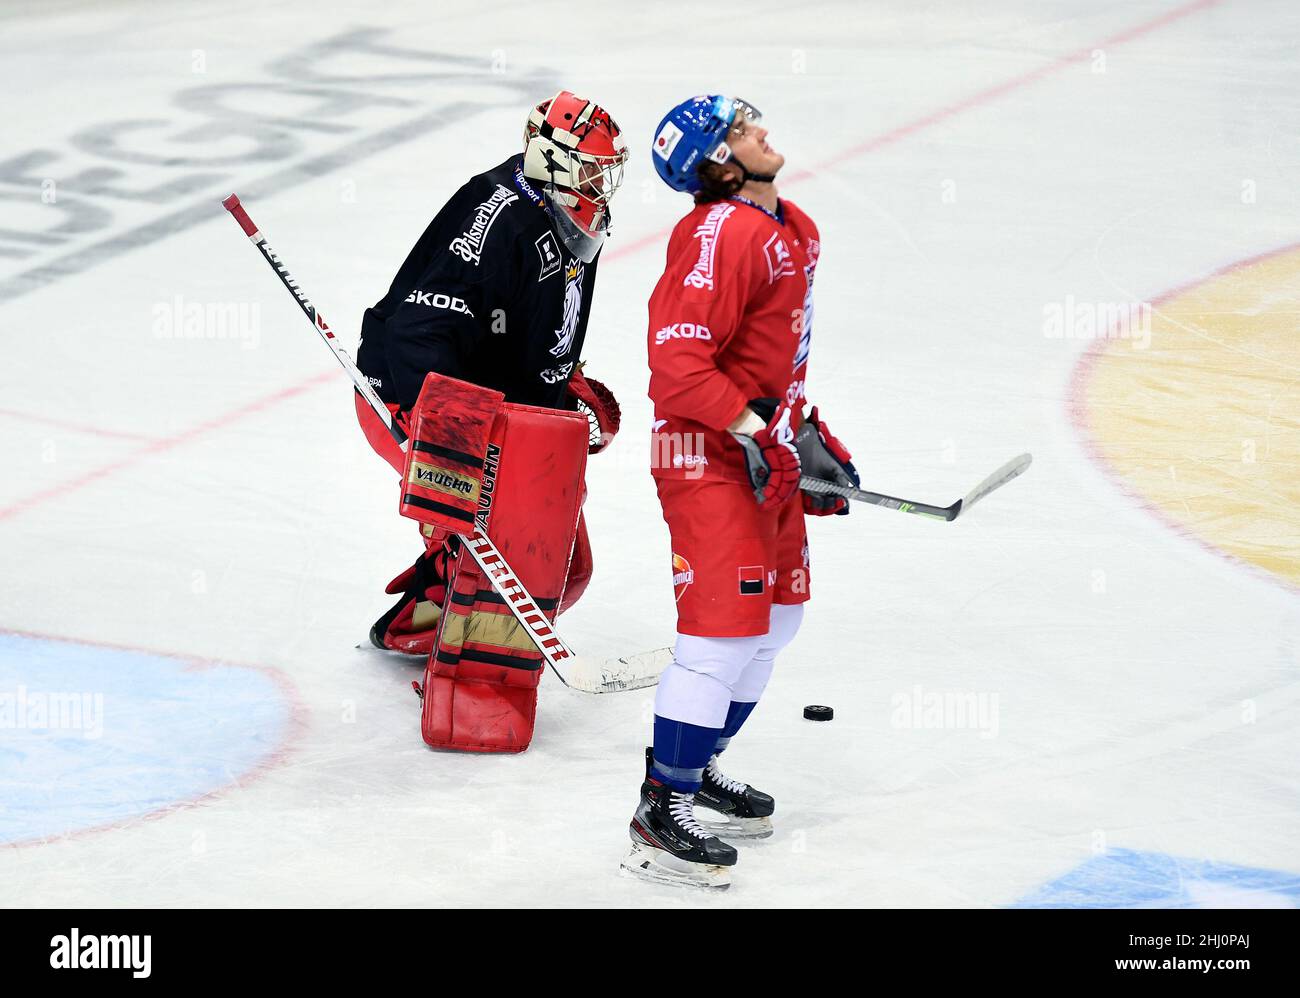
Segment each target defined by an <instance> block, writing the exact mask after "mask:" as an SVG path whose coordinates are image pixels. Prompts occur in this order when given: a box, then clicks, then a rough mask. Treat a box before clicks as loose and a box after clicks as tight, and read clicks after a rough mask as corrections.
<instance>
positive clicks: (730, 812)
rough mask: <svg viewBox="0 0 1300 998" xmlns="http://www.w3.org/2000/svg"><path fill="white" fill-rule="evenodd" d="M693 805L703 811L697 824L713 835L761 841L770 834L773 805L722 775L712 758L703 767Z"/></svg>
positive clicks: (754, 791)
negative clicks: (703, 809)
mask: <svg viewBox="0 0 1300 998" xmlns="http://www.w3.org/2000/svg"><path fill="white" fill-rule="evenodd" d="M695 803H696V804H698V805H699V806H700V807H702V808H705V809H706V810H705V811H704V812H703V813H701V814H700V815H699V816H698V817H699V822H700V824H701V825H702V826H703V827H704V828H706V829H707V830H708V831H710V832H712V833H713V834H714V835H720V836H722V837H723V838H727V839H765V838H767V837H768V836H770V835H771V834H772V831H773V829H772V818H771V814H772V812H773V811H774V810H776V801H774V800H773V799H772V798H771V797H770V796H769V795H768V794H765V793H763V791H761V790H755V789H754V788H753V787H751V786H749V785H748V784H745V783H741V782H739V781H738V780H733V779H732V778H731V777H729V776H727V775H726V774H725V773H723V772H722V770H721V769H719V768H718V757H717V756H716V755H715V756H712V757H711V758H710V759H709V764H708V765H707V766H705V767H704V783H703V785H702V786H701V787H700V790H699V792H698V793H697V794H696V795H695Z"/></svg>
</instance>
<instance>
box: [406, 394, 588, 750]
mask: <svg viewBox="0 0 1300 998" xmlns="http://www.w3.org/2000/svg"><path fill="white" fill-rule="evenodd" d="M490 444H491V445H492V446H494V447H496V448H497V450H498V454H499V456H498V460H497V461H496V462H493V463H490V464H489V465H488V466H486V467H485V473H484V482H483V495H484V496H485V497H486V500H487V501H486V502H485V503H484V504H483V506H482V507H481V510H480V517H485V518H486V520H487V534H488V536H489V537H490V538H492V540H493V542H494V543H495V544H496V546H497V548H498V549H499V550H500V551H501V554H502V555H503V556H504V557H505V559H506V561H508V562H509V563H510V566H511V568H513V569H514V572H515V575H516V576H518V578H519V581H520V582H522V583H523V584H524V586H525V588H527V590H528V592H529V593H530V594H531V595H532V596H533V599H534V600H535V601H536V603H537V607H538V608H539V609H540V610H541V611H542V612H543V614H545V616H546V618H547V619H548V620H552V621H553V620H554V619H555V616H556V611H557V609H558V607H559V604H560V597H561V595H562V594H563V592H564V586H565V578H566V575H567V574H568V571H569V557H570V553H571V552H572V551H573V546H574V535H575V533H576V531H577V525H578V514H579V509H580V505H581V496H582V479H583V474H584V472H585V471H586V464H587V422H586V420H585V419H584V418H583V417H582V416H581V415H580V414H578V413H574V412H562V411H559V410H554V409H539V408H535V407H532V406H521V405H513V404H510V403H506V404H505V405H503V406H502V409H501V413H500V414H499V415H498V417H497V420H496V422H495V423H494V425H493V428H492V434H491V438H490ZM480 522H481V521H480ZM462 548H463V546H462ZM542 666H543V662H542V656H541V653H540V652H539V651H538V650H537V648H536V646H535V645H534V644H533V641H532V638H531V637H530V636H529V635H528V632H527V631H526V630H525V629H524V627H523V626H522V625H521V624H520V623H519V622H518V621H517V620H516V619H515V617H514V615H513V614H512V613H511V612H510V609H509V608H508V606H507V605H506V603H505V600H504V599H503V598H502V596H501V595H500V594H499V593H497V591H496V590H495V589H493V588H492V584H491V582H490V581H489V580H488V579H487V578H486V577H485V576H484V575H483V573H482V572H481V571H480V569H479V567H478V565H477V564H476V563H475V562H474V560H473V559H472V558H471V557H470V555H469V552H468V551H465V550H463V549H462V550H460V551H459V553H458V555H457V557H456V559H455V563H454V565H453V567H452V570H451V577H450V581H449V584H448V598H447V601H446V603H445V604H444V612H443V615H442V620H441V622H440V623H439V626H438V638H437V643H436V645H435V647H434V649H433V653H432V654H431V655H430V656H429V665H428V667H427V669H426V670H425V682H424V711H423V716H422V720H421V729H422V732H423V734H424V740H425V741H426V742H428V743H429V744H430V745H433V746H435V747H437V748H452V749H460V750H462V751H470V752H522V751H523V750H524V749H526V748H527V747H528V744H529V742H530V741H531V740H532V736H533V720H534V717H535V714H536V708H537V684H538V683H539V682H540V681H541V676H542Z"/></svg>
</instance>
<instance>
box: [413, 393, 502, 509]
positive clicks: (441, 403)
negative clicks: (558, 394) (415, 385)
mask: <svg viewBox="0 0 1300 998" xmlns="http://www.w3.org/2000/svg"><path fill="white" fill-rule="evenodd" d="M504 398H505V396H504V395H502V394H501V393H500V392H497V391H493V390H492V389H490V388H481V387H479V386H478V385H471V384H470V383H469V382H467V381H457V380H456V379H455V378H448V377H446V376H445V375H442V374H438V373H436V372H432V371H431V372H430V373H429V374H428V376H427V377H426V378H425V379H424V385H423V386H422V387H421V388H420V397H419V398H418V399H416V401H415V408H414V409H412V410H411V437H410V442H409V444H408V450H407V454H406V468H405V470H404V471H403V473H402V503H401V506H400V507H399V508H400V512H401V514H402V515H403V516H409V517H411V519H413V520H419V521H420V522H421V523H424V524H429V525H432V526H435V527H443V528H446V529H447V530H452V531H455V532H457V533H459V532H461V531H466V530H472V529H473V528H474V518H475V515H476V514H477V512H478V510H479V506H480V500H482V501H484V502H490V497H487V498H486V499H485V498H484V496H483V480H484V477H485V476H487V475H490V474H491V471H490V469H489V465H491V464H492V463H493V462H494V461H495V459H496V453H495V446H496V445H494V444H492V443H491V442H489V440H488V437H489V434H490V432H491V430H492V426H493V423H494V421H495V419H496V416H497V413H498V412H499V411H500V407H501V405H502V400H503V399H504Z"/></svg>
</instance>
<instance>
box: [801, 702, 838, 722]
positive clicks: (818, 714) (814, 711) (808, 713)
mask: <svg viewBox="0 0 1300 998" xmlns="http://www.w3.org/2000/svg"><path fill="white" fill-rule="evenodd" d="M803 716H804V719H805V720H808V721H829V720H830V719H831V718H832V717H834V716H835V711H833V710H831V708H829V707H823V706H821V704H816V703H810V704H809V705H808V706H807V707H805V708H804V709H803Z"/></svg>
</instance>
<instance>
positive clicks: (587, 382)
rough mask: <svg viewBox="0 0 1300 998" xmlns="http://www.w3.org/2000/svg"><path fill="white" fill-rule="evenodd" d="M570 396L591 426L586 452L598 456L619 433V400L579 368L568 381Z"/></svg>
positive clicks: (620, 412)
mask: <svg viewBox="0 0 1300 998" xmlns="http://www.w3.org/2000/svg"><path fill="white" fill-rule="evenodd" d="M569 395H571V396H572V397H573V398H574V399H576V400H577V409H578V411H579V412H580V413H582V414H583V415H584V416H586V417H587V422H588V424H589V427H590V433H589V435H588V438H587V439H588V446H587V453H588V454H599V453H600V452H601V451H603V450H604V449H605V448H606V447H608V446H609V445H610V441H612V440H613V439H614V435H615V434H616V433H618V424H619V423H620V422H621V420H622V415H623V412H622V410H621V409H620V408H619V405H618V399H616V398H615V397H614V393H613V392H611V391H610V390H609V389H608V388H606V387H605V386H604V385H603V384H601V383H600V382H599V381H597V380H596V379H595V378H589V377H587V376H586V375H585V374H583V373H582V368H581V366H579V368H578V370H576V371H574V372H573V377H572V378H570V379H569Z"/></svg>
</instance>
